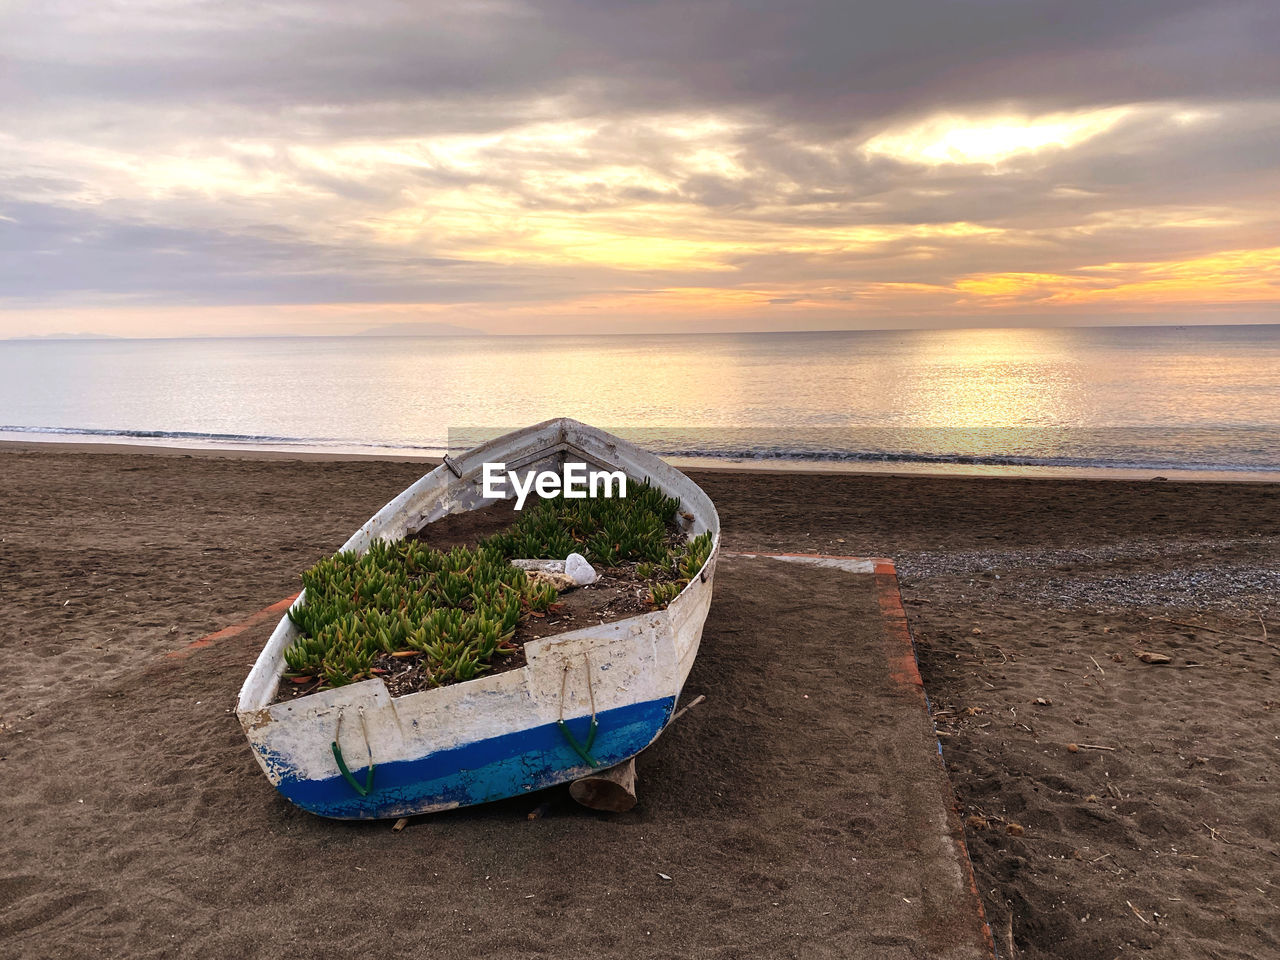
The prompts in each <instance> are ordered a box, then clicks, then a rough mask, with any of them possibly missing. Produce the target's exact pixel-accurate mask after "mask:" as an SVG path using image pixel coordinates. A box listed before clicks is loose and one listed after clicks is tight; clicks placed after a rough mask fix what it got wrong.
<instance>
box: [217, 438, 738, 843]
mask: <svg viewBox="0 0 1280 960" xmlns="http://www.w3.org/2000/svg"><path fill="white" fill-rule="evenodd" d="M494 462H501V463H505V464H506V469H507V470H508V471H511V472H514V473H516V474H517V475H519V476H521V477H523V476H524V474H525V473H526V472H527V471H542V470H557V471H559V470H562V469H563V465H564V464H565V463H575V464H576V463H584V464H586V465H587V469H589V470H596V469H604V470H608V471H613V470H622V471H625V472H626V474H627V475H628V476H630V477H632V478H636V479H643V478H646V477H647V478H649V479H650V481H651V482H652V483H654V484H655V485H656V486H658V487H660V488H661V489H662V490H663V491H664V492H665V493H666V494H667V495H669V496H674V497H678V498H679V499H680V501H681V509H680V512H679V514H678V516H679V517H680V522H681V524H682V527H683V528H684V532H685V533H686V534H687V535H688V536H689V537H693V536H697V535H699V534H701V533H703V532H706V531H710V532H711V537H712V550H711V554H710V557H709V558H708V559H707V561H706V563H705V564H704V566H703V567H702V570H701V571H700V573H699V574H698V575H697V576H695V577H694V578H693V579H692V580H691V581H690V582H689V584H688V585H687V586H686V587H685V588H684V589H683V591H682V592H681V593H680V594H679V596H678V597H677V598H676V599H675V600H673V601H672V602H671V603H670V604H669V605H668V606H667V607H666V609H663V610H655V611H653V612H651V613H646V614H643V615H640V616H635V617H631V618H628V619H626V620H620V621H617V622H614V623H608V624H604V625H601V626H594V627H588V628H584V629H579V630H574V631H571V632H568V633H562V634H558V635H555V636H550V637H545V638H543V639H540V640H532V641H530V642H528V643H527V644H526V645H525V648H524V650H525V657H526V660H527V663H526V665H525V666H524V667H521V668H519V669H517V670H511V671H508V672H505V673H498V674H494V675H490V676H482V677H477V678H476V679H473V680H469V681H467V682H465V683H458V684H454V685H451V686H444V687H437V688H435V689H431V690H424V691H420V692H417V693H412V694H408V695H405V696H401V697H392V696H390V695H389V693H388V691H387V688H386V685H385V684H384V683H383V682H382V680H380V679H376V678H375V679H371V680H363V681H360V682H358V683H353V684H350V685H347V686H341V687H337V688H334V689H329V690H323V691H320V692H317V693H313V694H310V695H308V696H304V697H299V698H297V699H294V700H290V701H284V702H280V703H273V702H272V701H273V700H274V699H275V697H276V694H277V690H278V686H279V683H280V681H281V678H282V675H283V673H284V670H285V662H284V651H285V649H286V648H287V647H288V646H289V645H290V644H292V643H293V641H294V640H295V639H296V638H297V636H298V633H297V628H296V627H295V626H294V624H293V622H292V621H291V620H290V619H289V618H288V617H287V616H286V617H284V618H282V619H281V621H280V623H279V625H278V626H277V627H276V629H275V631H274V632H273V633H272V635H271V639H270V640H269V641H268V642H267V645H266V647H265V648H264V649H263V651H262V653H261V655H260V656H259V657H258V661H257V663H256V664H254V667H253V670H252V671H251V672H250V673H249V676H248V678H247V679H246V680H245V683H244V686H243V687H242V688H241V690H240V698H239V702H238V704H237V707H236V713H237V715H238V716H239V718H240V723H241V725H242V726H243V727H244V731H245V733H246V734H247V735H248V738H249V742H250V744H251V745H252V746H253V750H254V753H255V754H256V756H257V758H258V762H259V763H260V764H261V766H262V769H263V770H264V771H265V772H266V774H267V777H268V778H269V779H270V780H271V782H272V783H273V784H275V786H276V788H277V789H278V790H279V791H280V792H281V793H282V794H283V795H284V796H285V797H287V798H288V799H289V800H291V801H292V802H294V803H295V804H297V805H298V806H300V807H303V808H304V809H306V810H309V811H311V812H312V813H316V814H319V815H321V816H325V817H334V818H338V819H348V820H351V819H374V818H382V817H403V816H409V815H412V814H420V813H429V812H432V811H438V810H447V809H450V808H453V807H459V806H466V805H469V804H476V803H484V802H486V801H490V800H498V799H501V798H504V797H511V796H518V795H520V794H522V793H526V792H529V791H533V790H539V789H542V788H544V787H549V786H553V785H555V784H559V783H564V782H568V781H572V780H576V779H578V778H581V777H584V776H586V775H587V774H589V773H591V772H592V771H593V770H598V769H603V768H607V767H609V766H612V765H614V764H618V763H621V762H623V761H625V760H627V759H628V758H631V757H634V756H635V755H636V754H638V753H639V752H640V751H641V750H643V749H644V748H645V747H647V746H648V745H649V744H651V743H652V742H653V741H654V740H655V739H656V738H657V737H658V735H659V734H660V733H661V732H662V730H663V728H664V727H665V726H666V724H667V723H668V722H670V720H671V717H672V715H673V713H674V712H675V708H676V702H677V700H678V699H679V697H680V691H681V689H682V688H683V686H684V682H685V679H686V678H687V677H688V675H689V670H690V668H691V667H692V665H693V661H694V657H695V656H696V655H697V652H698V644H699V642H700V640H701V638H702V625H703V621H704V620H705V619H706V616H707V610H708V608H709V607H710V604H711V588H712V581H713V576H714V573H715V565H716V557H717V554H718V552H719V545H720V544H719V541H720V520H719V517H718V516H717V514H716V510H715V507H714V506H713V505H712V503H711V500H710V499H709V498H708V497H707V495H706V494H705V493H703V492H702V490H701V489H700V488H699V487H698V486H697V485H696V484H694V483H693V482H692V481H691V480H690V479H689V478H688V477H686V476H685V475H684V474H682V473H680V472H679V471H677V470H675V469H674V468H673V467H671V466H669V465H668V464H666V463H664V462H663V461H661V460H660V459H658V458H657V457H655V456H653V455H651V454H648V453H646V452H644V451H642V450H639V449H637V448H636V447H634V446H633V445H631V444H629V443H627V442H625V441H623V440H620V439H618V438H617V437H614V436H611V435H610V434H607V433H605V432H603V431H601V430H597V429H595V428H594V427H590V426H587V425H586V424H583V423H578V422H577V421H575V420H568V419H558V420H549V421H547V422H546V423H541V424H538V425H536V426H533V427H528V428H526V429H524V430H518V431H515V432H514V433H509V434H506V435H505V436H502V437H499V438H498V439H496V440H492V441H490V442H488V443H485V444H483V445H482V446H479V447H477V448H475V449H474V450H471V451H470V452H469V453H466V454H464V455H462V456H459V457H457V458H456V459H449V458H446V460H445V463H444V464H443V465H441V466H440V467H437V468H436V469H435V470H433V471H431V472H430V473H429V474H427V475H426V476H424V477H423V478H422V479H420V480H418V481H417V482H416V483H414V484H413V485H412V486H410V487H409V488H408V489H407V490H405V491H404V492H403V493H401V494H400V495H399V496H398V497H396V498H395V499H394V500H392V501H391V502H390V503H388V504H387V505H386V506H385V507H383V508H382V509H381V510H379V511H378V513H377V514H376V515H375V516H374V517H373V518H372V519H371V520H369V521H368V522H367V523H365V524H364V525H363V526H362V527H361V528H360V529H359V530H357V531H356V532H355V534H354V535H353V536H352V537H351V539H349V540H348V541H347V542H346V544H344V545H343V548H342V549H344V550H356V551H359V552H363V551H364V550H366V549H368V547H369V545H370V544H371V543H372V542H373V541H374V540H375V539H378V538H382V539H386V540H398V539H401V538H403V537H405V536H407V535H408V534H411V533H415V532H417V531H418V530H420V529H422V527H424V526H425V525H426V524H429V523H431V522H433V521H435V520H438V519H440V518H441V517H444V516H447V515H449V514H453V513H459V512H462V511H466V510H474V509H478V508H480V507H483V506H487V505H488V504H491V503H493V502H495V498H494V497H487V498H486V497H485V496H484V493H485V490H484V485H483V472H484V464H486V463H494ZM489 492H490V493H493V492H495V491H494V490H493V489H492V488H490V490H489ZM505 492H506V495H507V496H510V492H509V490H507V491H505ZM305 600H306V597H305V593H304V594H303V595H300V596H299V597H298V599H297V600H296V601H295V606H297V605H300V604H302V603H304V602H305Z"/></svg>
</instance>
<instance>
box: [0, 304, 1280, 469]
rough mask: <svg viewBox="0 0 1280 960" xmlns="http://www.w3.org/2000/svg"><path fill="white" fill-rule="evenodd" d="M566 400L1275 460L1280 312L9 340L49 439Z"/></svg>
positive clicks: (559, 408)
mask: <svg viewBox="0 0 1280 960" xmlns="http://www.w3.org/2000/svg"><path fill="white" fill-rule="evenodd" d="M555 416H572V417H575V418H577V419H579V420H584V421H587V422H589V423H593V424H596V425H597V426H601V427H604V428H605V429H610V430H613V431H615V432H618V433H621V434H623V435H626V436H630V437H632V438H634V439H636V440H638V441H639V442H640V443H641V444H643V445H644V446H646V447H648V448H650V449H652V450H655V451H656V452H659V453H662V454H665V455H668V456H680V457H692V458H698V457H710V458H716V459H719V460H735V461H748V462H758V461H760V460H766V459H767V460H771V461H779V462H784V461H785V462H801V463H808V464H812V465H827V464H854V465H858V466H859V467H863V466H877V465H881V466H888V467H892V468H894V469H912V468H919V467H921V466H928V467H934V468H936V467H938V466H942V467H944V468H947V467H956V468H962V467H970V468H972V467H979V468H991V469H992V470H995V471H997V472H998V471H1002V470H1010V469H1012V470H1019V471H1027V470H1031V471H1034V470H1037V469H1056V470H1068V471H1079V470H1082V469H1083V470H1091V469H1130V470H1154V471H1167V470H1177V469H1198V470H1211V471H1240V472H1251V473H1260V472H1268V473H1270V472H1275V471H1280V326H1238V327H1176V328H1175V327H1147V328H1133V327H1129V328H1109V329H1097V328H1095V329H1054V330H1043V329H1034V330H1033V329H1025V330H957V331H899V332H849V333H801V334H743V335H706V336H700V335H699V336H647V335H641V336H623V337H461V338H413V339H407V338H406V339H394V338H301V339H228V340H118V341H30V342H24V341H4V342H0V431H4V432H5V434H6V435H8V436H13V435H14V434H21V435H24V436H25V437H26V438H27V439H31V438H32V435H41V436H42V437H44V438H54V437H61V438H73V437H74V438H82V437H86V436H87V437H92V438H97V439H102V438H125V439H129V440H132V441H136V442H163V443H169V444H177V445H198V446H199V445H213V446H219V445H229V446H237V445H250V446H266V447H274V448H290V449H296V448H299V447H302V448H319V449H330V450H344V451H352V450H364V451H369V452H374V451H378V450H385V449H395V450H412V451H417V452H422V453H428V454H430V453H439V452H440V451H441V450H443V449H446V448H447V447H449V446H450V444H451V442H452V445H453V446H454V447H455V448H456V447H458V446H459V445H462V444H469V442H470V441H471V440H473V439H476V438H478V437H480V436H483V435H487V434H490V433H493V432H494V431H496V430H500V429H509V428H512V427H515V426H521V425H526V424H530V423H534V422H537V421H539V420H544V419H547V418H549V417H555ZM451 433H452V435H451Z"/></svg>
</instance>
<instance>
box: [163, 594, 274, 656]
mask: <svg viewBox="0 0 1280 960" xmlns="http://www.w3.org/2000/svg"><path fill="white" fill-rule="evenodd" d="M297 599H298V595H297V594H296V593H295V594H294V595H293V596H292V597H285V598H284V599H283V600H277V601H276V602H275V603H273V604H272V605H271V606H269V607H263V608H262V609H261V610H259V611H258V612H257V613H254V614H250V615H249V616H248V617H246V618H245V619H243V620H241V621H240V622H239V623H236V624H232V625H231V626H229V627H223V628H222V629H221V630H215V631H214V632H213V633H210V634H208V635H207V636H203V637H201V638H200V639H199V640H192V641H191V642H190V643H188V644H187V645H186V646H185V647H179V648H178V649H177V650H170V651H169V652H168V653H167V654H165V656H166V657H170V658H172V657H187V656H190V655H191V654H192V653H193V652H195V651H196V650H199V649H200V648H201V647H207V646H209V644H211V643H214V642H215V641H218V640H225V639H226V638H227V637H234V636H235V635H236V634H238V633H244V632H245V631H246V630H248V629H249V628H250V627H252V626H253V625H254V624H257V623H261V622H262V621H263V620H265V619H266V618H267V617H269V616H271V615H272V614H274V613H280V612H281V611H282V610H288V609H289V607H291V606H292V605H293V601H295V600H297Z"/></svg>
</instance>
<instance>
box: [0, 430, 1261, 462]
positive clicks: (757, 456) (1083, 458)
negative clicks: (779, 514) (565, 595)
mask: <svg viewBox="0 0 1280 960" xmlns="http://www.w3.org/2000/svg"><path fill="white" fill-rule="evenodd" d="M642 432H644V433H645V434H646V435H645V436H643V437H640V436H634V435H633V436H631V437H628V439H631V441H632V442H633V443H636V444H637V445H638V446H640V447H642V448H644V449H646V450H648V451H650V452H652V453H654V454H657V455H658V456H663V457H680V458H683V459H689V460H715V461H722V462H723V461H729V462H758V463H767V462H791V463H814V464H820V463H830V464H849V465H856V464H867V465H874V464H881V465H893V464H901V465H903V466H912V465H920V466H938V467H948V466H955V467H996V468H1001V467H1003V468H1012V469H1017V468H1037V467H1048V468H1057V469H1068V470H1072V469H1074V470H1138V471H1157V472H1158V471H1168V470H1177V471H1185V470H1192V471H1206V472H1231V473H1276V472H1280V462H1271V461H1270V459H1269V458H1261V457H1260V455H1261V451H1260V450H1258V449H1256V448H1254V449H1245V450H1242V451H1241V453H1242V454H1244V455H1246V456H1247V455H1249V454H1252V455H1254V457H1260V459H1245V456H1242V458H1241V459H1240V460H1223V459H1203V460H1201V459H1197V458H1196V457H1195V456H1194V455H1192V454H1188V456H1187V457H1185V458H1182V459H1175V458H1170V457H1168V456H1160V455H1158V454H1157V453H1156V452H1155V451H1143V450H1141V449H1133V450H1132V451H1126V455H1123V456H1116V455H1114V454H1112V455H1104V454H1103V453H1102V452H1101V451H1092V452H1090V451H1082V452H1081V453H1080V454H1078V455H1039V454H1035V453H1017V454H1014V453H991V452H984V453H966V452H963V451H960V452H935V451H919V450H900V449H898V450H889V449H885V450H877V449H850V448H841V447H838V446H834V445H831V446H815V445H809V446H795V445H791V444H785V443H778V444H772V443H759V444H751V445H741V446H737V445H734V444H733V443H732V442H723V443H716V442H714V440H713V441H712V442H710V443H707V444H705V445H696V446H694V445H688V444H687V443H686V444H682V443H681V442H680V441H679V440H675V441H674V442H673V441H672V440H671V439H669V438H668V439H664V438H662V437H661V436H655V435H654V432H653V431H652V430H648V431H642ZM3 433H8V434H24V435H33V436H34V435H46V436H57V437H68V438H74V437H87V438H104V439H115V440H122V441H125V442H128V441H131V440H137V441H147V440H159V441H171V442H174V443H184V442H185V443H197V444H200V445H202V446H204V445H207V446H211V447H218V446H227V447H236V446H254V447H266V448H282V449H298V448H305V449H309V450H315V451H324V450H333V451H340V450H345V451H350V450H367V451H370V452H374V451H406V452H414V453H419V454H428V455H439V454H441V453H444V452H445V451H446V450H448V449H450V448H451V447H452V446H453V445H452V444H449V443H444V442H441V443H438V444H422V443H410V442H407V441H406V442H398V441H380V442H373V441H368V440H352V439H344V438H337V437H292V436H279V435H273V434H253V433H206V432H201V431H194V430H141V429H111V428H102V427H49V426H25V425H22V426H18V425H0V434H3ZM627 433H628V431H625V430H624V431H621V434H622V435H623V436H626V435H627ZM470 445H471V444H470V443H469V444H468V446H470ZM1162 452H1166V451H1162ZM1108 453H1109V454H1110V453H1111V451H1108ZM1264 459H1265V461H1266V462H1263V460H1264Z"/></svg>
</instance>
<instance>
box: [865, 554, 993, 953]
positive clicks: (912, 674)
mask: <svg viewBox="0 0 1280 960" xmlns="http://www.w3.org/2000/svg"><path fill="white" fill-rule="evenodd" d="M875 578H876V598H877V599H878V600H879V602H880V614H881V616H883V617H884V624H885V654H886V657H887V659H888V661H889V676H890V677H892V678H893V680H894V681H895V682H896V683H898V684H899V685H900V688H901V689H902V691H903V692H904V693H907V694H908V695H910V696H913V697H916V698H918V699H919V701H920V706H921V707H923V708H924V712H925V715H926V716H927V717H929V720H930V723H932V721H933V710H932V708H931V707H930V705H929V697H928V695H927V694H926V693H925V689H924V680H923V679H922V678H921V676H920V664H919V662H918V661H917V660H916V644H915V639H914V638H913V637H912V636H911V624H910V622H909V621H908V620H907V611H906V609H905V608H904V607H903V606H902V592H901V591H900V590H899V589H898V571H897V568H896V567H894V565H893V561H892V560H878V561H876V572H875ZM934 739H935V741H936V742H937V745H938V763H939V764H940V765H941V767H942V782H943V783H944V784H945V786H946V794H947V797H948V798H949V800H950V803H949V807H950V815H949V816H948V817H947V822H948V824H949V825H950V827H951V840H952V842H954V843H955V845H956V849H957V850H959V852H960V857H959V860H960V867H961V869H962V870H963V871H964V874H965V882H966V884H967V886H968V887H969V893H970V894H972V896H973V902H974V905H975V906H976V907H977V911H978V921H979V922H980V923H981V924H982V935H983V937H984V938H985V939H986V944H987V950H988V951H990V953H991V956H992V957H993V958H994V957H995V956H996V943H995V938H994V937H993V936H992V935H991V924H989V923H988V922H987V911H986V908H985V907H983V905H982V894H981V893H979V891H978V878H977V876H976V875H975V874H974V872H973V861H972V860H971V859H969V847H968V845H967V844H966V843H965V842H964V825H963V824H962V823H961V822H960V804H959V802H958V801H957V800H956V795H955V791H954V790H953V789H952V787H951V778H950V777H949V776H947V764H946V760H945V759H944V757H943V755H942V743H941V741H937V738H936V737H935V738H934Z"/></svg>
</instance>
